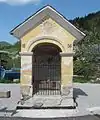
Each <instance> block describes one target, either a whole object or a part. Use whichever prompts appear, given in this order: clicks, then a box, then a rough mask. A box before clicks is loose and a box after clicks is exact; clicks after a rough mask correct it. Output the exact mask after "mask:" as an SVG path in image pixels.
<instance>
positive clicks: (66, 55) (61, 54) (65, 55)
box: [60, 52, 75, 57]
mask: <svg viewBox="0 0 100 120" xmlns="http://www.w3.org/2000/svg"><path fill="white" fill-rule="evenodd" d="M74 54H75V52H70V53H63V52H61V53H60V56H61V57H71V56H74Z"/></svg>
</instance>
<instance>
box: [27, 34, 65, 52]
mask: <svg viewBox="0 0 100 120" xmlns="http://www.w3.org/2000/svg"><path fill="white" fill-rule="evenodd" d="M41 43H51V44H54V45H56V46H58V47H59V48H60V49H61V51H62V52H65V48H64V46H63V45H62V44H61V42H60V41H59V40H58V39H57V38H55V37H51V36H42V37H36V38H35V39H32V40H30V41H29V42H28V43H27V45H26V50H27V52H32V50H33V48H34V47H35V46H37V45H38V44H41Z"/></svg>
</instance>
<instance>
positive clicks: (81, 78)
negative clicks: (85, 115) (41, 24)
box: [73, 77, 91, 83]
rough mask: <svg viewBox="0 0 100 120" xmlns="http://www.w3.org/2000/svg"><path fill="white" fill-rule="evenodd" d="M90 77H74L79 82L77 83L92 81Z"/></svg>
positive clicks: (74, 80)
mask: <svg viewBox="0 0 100 120" xmlns="http://www.w3.org/2000/svg"><path fill="white" fill-rule="evenodd" d="M90 80H91V79H90V78H88V79H87V78H84V77H74V78H73V82H77V83H88V82H90Z"/></svg>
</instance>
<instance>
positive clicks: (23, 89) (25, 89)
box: [21, 85, 33, 98]
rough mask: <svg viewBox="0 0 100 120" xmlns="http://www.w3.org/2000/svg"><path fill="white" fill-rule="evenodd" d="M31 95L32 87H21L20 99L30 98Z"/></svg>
mask: <svg viewBox="0 0 100 120" xmlns="http://www.w3.org/2000/svg"><path fill="white" fill-rule="evenodd" d="M32 95H33V86H32V85H30V86H29V85H21V97H22V98H24V97H25V96H30V97H32Z"/></svg>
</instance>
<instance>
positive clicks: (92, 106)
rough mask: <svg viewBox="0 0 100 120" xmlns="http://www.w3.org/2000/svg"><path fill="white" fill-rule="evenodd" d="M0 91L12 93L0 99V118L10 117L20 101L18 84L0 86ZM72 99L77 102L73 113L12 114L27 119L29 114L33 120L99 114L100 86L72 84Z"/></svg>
mask: <svg viewBox="0 0 100 120" xmlns="http://www.w3.org/2000/svg"><path fill="white" fill-rule="evenodd" d="M0 90H11V91H12V92H11V98H3V99H0V116H5V115H6V116H10V115H11V114H12V112H13V111H14V110H15V108H16V105H17V102H18V101H19V99H20V86H19V84H0ZM74 97H75V98H76V102H77V108H76V109H75V110H74V111H73V110H72V111H69V112H68V110H59V112H58V110H56V111H55V113H54V112H50V110H49V109H48V110H45V114H44V111H42V112H37V111H36V110H35V113H36V114H33V112H32V111H30V113H29V112H27V113H26V111H25V110H23V112H21V111H17V112H18V113H16V114H14V116H19V117H21V116H24V117H25V116H26V117H27V116H29V115H30V114H31V117H33V118H34V117H37V116H38V117H40V116H41V117H42V118H43V117H47V118H48V117H50V116H52V117H56V116H59V117H63V116H64V117H67V116H84V115H91V114H100V84H74ZM7 111H8V112H7ZM47 113H48V114H47ZM61 115H62V116H61ZM0 120H1V119H0ZM91 120H92V119H91ZM93 120H94V119H93Z"/></svg>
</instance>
